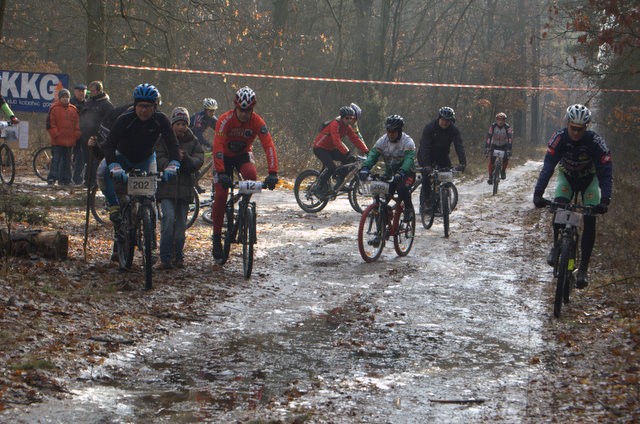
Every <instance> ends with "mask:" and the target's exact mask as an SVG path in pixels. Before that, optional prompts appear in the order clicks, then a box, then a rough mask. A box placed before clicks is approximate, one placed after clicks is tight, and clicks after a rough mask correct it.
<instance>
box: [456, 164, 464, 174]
mask: <svg viewBox="0 0 640 424" xmlns="http://www.w3.org/2000/svg"><path fill="white" fill-rule="evenodd" d="M466 167H467V165H465V164H464V163H461V164H460V165H458V166H456V171H458V172H464V169H465V168H466Z"/></svg>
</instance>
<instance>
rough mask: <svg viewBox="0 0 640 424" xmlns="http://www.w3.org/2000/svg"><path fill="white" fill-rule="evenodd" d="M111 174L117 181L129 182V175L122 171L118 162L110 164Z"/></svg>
mask: <svg viewBox="0 0 640 424" xmlns="http://www.w3.org/2000/svg"><path fill="white" fill-rule="evenodd" d="M109 173H110V174H111V178H113V179H114V180H115V181H121V182H125V181H127V173H126V172H124V169H122V166H121V165H120V164H119V163H118V162H113V163H110V164H109Z"/></svg>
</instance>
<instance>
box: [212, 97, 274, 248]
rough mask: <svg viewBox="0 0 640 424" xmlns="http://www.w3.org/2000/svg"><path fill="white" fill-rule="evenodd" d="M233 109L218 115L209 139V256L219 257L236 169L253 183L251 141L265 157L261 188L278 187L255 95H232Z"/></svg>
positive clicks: (268, 137) (271, 148) (269, 140)
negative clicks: (211, 190)
mask: <svg viewBox="0 0 640 424" xmlns="http://www.w3.org/2000/svg"><path fill="white" fill-rule="evenodd" d="M234 104H235V107H234V108H233V109H231V110H229V111H227V112H225V113H224V114H222V115H221V116H220V119H218V123H217V124H216V131H215V137H214V140H213V165H214V167H215V169H214V176H213V182H214V185H215V189H214V192H215V194H214V201H213V210H212V218H213V248H212V250H213V252H212V253H213V257H214V259H220V258H222V240H221V233H222V221H223V220H224V212H225V205H226V202H227V196H228V194H229V188H231V186H232V184H233V171H234V169H235V170H237V171H238V172H239V173H240V175H241V176H242V178H244V179H246V180H255V179H256V178H257V170H256V166H255V163H254V161H253V142H254V141H255V140H256V138H259V139H260V143H261V144H262V148H263V149H264V152H265V155H266V157H267V167H268V171H269V176H268V177H267V178H266V179H265V180H264V185H265V187H266V188H268V189H269V190H273V189H274V188H275V187H276V184H278V156H277V154H276V148H275V145H274V144H273V139H272V138H271V133H269V129H268V128H267V124H266V123H265V122H264V120H263V119H262V117H261V116H260V115H258V114H257V113H255V112H254V111H253V108H254V107H255V105H256V94H255V93H254V91H253V90H252V89H251V88H249V87H242V88H240V89H239V90H238V91H237V92H236V96H235V99H234Z"/></svg>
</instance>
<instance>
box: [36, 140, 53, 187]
mask: <svg viewBox="0 0 640 424" xmlns="http://www.w3.org/2000/svg"><path fill="white" fill-rule="evenodd" d="M52 157H53V153H52V149H51V146H44V147H41V148H39V149H38V150H36V152H35V153H34V154H33V160H32V161H31V166H32V167H33V172H35V174H36V176H37V177H38V178H40V179H41V180H42V181H47V178H48V177H49V171H50V170H51V158H52Z"/></svg>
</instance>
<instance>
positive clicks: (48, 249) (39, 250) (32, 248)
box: [0, 229, 69, 260]
mask: <svg viewBox="0 0 640 424" xmlns="http://www.w3.org/2000/svg"><path fill="white" fill-rule="evenodd" d="M10 235H11V237H9V232H8V231H7V230H6V229H1V230H0V256H8V255H11V256H31V255H38V256H41V257H43V258H48V259H56V260H63V259H67V255H68V254H69V236H67V235H65V234H62V233H61V232H60V231H42V230H15V231H11V234H10Z"/></svg>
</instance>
